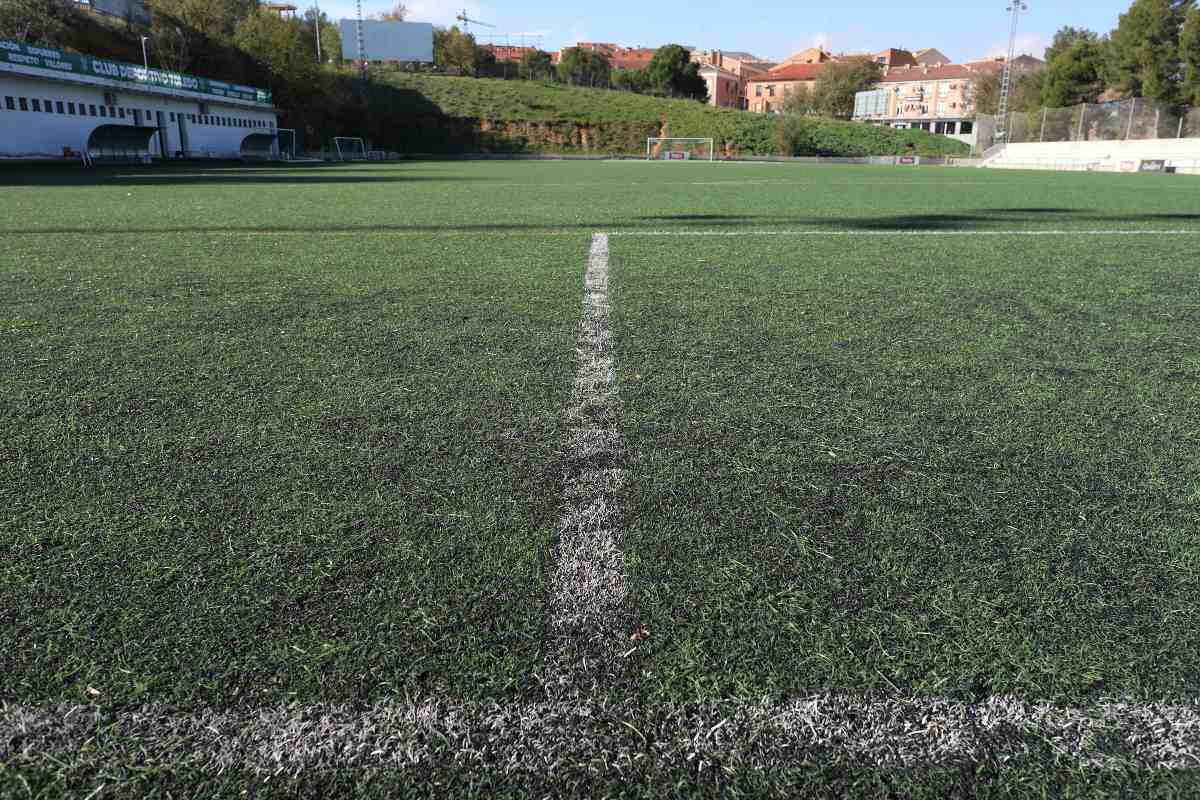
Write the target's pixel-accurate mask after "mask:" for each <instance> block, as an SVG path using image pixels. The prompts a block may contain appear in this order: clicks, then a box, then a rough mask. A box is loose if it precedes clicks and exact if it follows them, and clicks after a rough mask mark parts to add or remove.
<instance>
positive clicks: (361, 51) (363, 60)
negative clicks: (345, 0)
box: [356, 0, 367, 80]
mask: <svg viewBox="0 0 1200 800" xmlns="http://www.w3.org/2000/svg"><path fill="white" fill-rule="evenodd" d="M356 5H357V8H358V24H357V26H356V33H357V35H358V61H359V64H361V65H362V76H363V79H364V80H365V79H366V77H367V49H366V47H365V46H364V45H363V16H362V0H356Z"/></svg>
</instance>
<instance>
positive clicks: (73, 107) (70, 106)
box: [67, 103, 75, 114]
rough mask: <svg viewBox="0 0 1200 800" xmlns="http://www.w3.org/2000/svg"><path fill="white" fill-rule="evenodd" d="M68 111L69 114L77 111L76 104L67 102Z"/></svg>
mask: <svg viewBox="0 0 1200 800" xmlns="http://www.w3.org/2000/svg"><path fill="white" fill-rule="evenodd" d="M67 113H68V114H74V113H75V104H74V103H67Z"/></svg>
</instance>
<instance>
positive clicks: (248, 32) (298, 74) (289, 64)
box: [233, 8, 317, 85]
mask: <svg viewBox="0 0 1200 800" xmlns="http://www.w3.org/2000/svg"><path fill="white" fill-rule="evenodd" d="M307 32H308V26H306V25H305V24H304V23H303V22H302V21H300V20H298V19H283V18H281V17H280V16H279V15H278V14H273V13H271V12H270V11H268V10H266V9H265V8H264V9H261V10H259V11H258V12H257V13H254V14H250V15H249V16H247V17H244V18H243V19H242V21H241V22H239V23H238V26H237V29H236V30H235V31H234V35H233V43H234V44H235V45H237V47H238V48H240V49H241V50H243V51H245V52H246V53H249V54H251V55H252V56H253V57H254V58H255V59H256V60H257V61H259V62H260V63H262V64H263V65H264V66H265V67H266V68H267V69H268V70H269V71H270V72H271V74H272V75H274V76H276V77H277V78H278V79H280V80H282V81H284V82H287V83H290V84H294V85H303V84H306V83H311V82H312V81H314V80H316V75H317V63H316V58H315V57H314V52H315V50H316V48H315V46H314V44H313V42H312V41H311V40H310V39H309V38H308V36H307Z"/></svg>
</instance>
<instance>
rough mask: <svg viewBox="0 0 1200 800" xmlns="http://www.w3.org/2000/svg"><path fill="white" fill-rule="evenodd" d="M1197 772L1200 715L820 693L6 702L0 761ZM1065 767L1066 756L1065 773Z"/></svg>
mask: <svg viewBox="0 0 1200 800" xmlns="http://www.w3.org/2000/svg"><path fill="white" fill-rule="evenodd" d="M985 760H988V761H992V762H993V763H996V762H999V763H1012V762H1014V761H1018V762H1019V761H1029V762H1031V763H1033V764H1034V765H1037V766H1052V765H1055V764H1057V765H1059V766H1067V767H1071V766H1088V767H1093V768H1099V769H1112V770H1127V769H1171V770H1182V769H1197V768H1200V707H1198V706H1196V705H1188V704H1183V705H1168V704H1146V703H1121V702H1106V703H1100V704H1097V705H1094V706H1091V707H1087V708H1078V707H1055V706H1052V705H1049V704H1032V703H1029V702H1027V701H1024V700H1021V699H1019V698H1015V697H1008V696H996V697H991V698H989V699H987V700H985V701H983V702H979V703H966V702H959V701H952V700H942V699H929V698H906V699H901V698H886V697H885V698H878V697H876V698H871V697H863V696H857V695H838V694H833V693H822V694H817V695H812V696H809V697H804V698H801V699H798V700H795V701H793V702H789V703H784V704H772V703H769V702H754V701H727V702H709V703H694V704H671V703H664V704H660V705H655V706H633V705H626V704H620V703H605V702H603V701H597V702H594V703H577V702H548V703H526V704H522V703H513V704H506V705H499V704H495V703H462V702H449V701H430V702H418V703H401V702H386V703H379V704H376V705H374V706H370V707H366V708H363V707H361V706H345V705H307V706H304V705H294V704H293V705H287V706H268V707H263V708H238V709H225V710H206V711H199V712H190V713H189V712H182V713H181V712H177V711H173V710H171V709H170V708H169V707H166V706H144V707H142V708H139V709H135V710H126V711H121V712H105V711H103V710H100V709H97V708H96V707H94V706H70V705H66V704H64V705H61V706H58V707H55V708H51V709H41V708H35V707H29V706H23V705H6V706H0V763H4V764H5V765H6V766H7V767H8V768H9V769H13V768H14V767H16V768H20V767H22V766H25V767H33V768H36V767H49V768H52V769H54V770H55V771H58V770H59V769H63V768H67V769H86V770H96V771H101V770H104V769H105V768H115V769H121V768H124V769H128V768H129V767H130V766H133V765H137V766H155V765H164V766H166V765H170V766H175V767H181V768H182V767H191V768H196V769H201V770H207V771H212V772H218V771H226V770H234V771H249V772H251V773H255V774H260V775H261V774H279V773H281V772H287V773H292V774H299V773H300V772H303V771H306V770H328V769H333V768H343V769H347V768H348V769H360V770H378V769H401V770H403V769H411V768H428V767H438V766H444V767H456V768H460V769H461V768H463V767H466V768H468V769H471V768H475V769H492V770H499V771H502V772H505V773H524V774H531V773H533V774H539V773H540V774H544V775H546V776H547V777H548V778H551V779H552V778H553V777H554V775H555V774H556V771H558V770H563V769H580V768H583V769H586V770H588V771H589V772H590V773H592V774H596V773H600V774H606V773H607V774H613V773H616V774H623V775H626V776H629V775H630V774H631V773H637V772H642V773H645V772H650V773H671V772H680V771H682V772H685V773H689V774H692V775H695V774H696V772H697V770H701V769H730V768H734V767H736V768H738V769H742V770H745V769H758V770H770V771H778V770H780V769H787V768H789V767H799V766H801V765H803V764H804V763H805V762H809V763H818V764H831V763H837V764H847V765H852V766H874V767H887V768H920V767H929V766H939V765H943V766H944V765H949V764H971V763H980V762H982V761H985ZM1063 762H1066V764H1065V765H1064V763H1063Z"/></svg>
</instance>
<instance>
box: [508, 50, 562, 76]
mask: <svg viewBox="0 0 1200 800" xmlns="http://www.w3.org/2000/svg"><path fill="white" fill-rule="evenodd" d="M517 70H518V73H517V74H519V75H520V76H521V77H522V78H524V79H526V80H530V81H536V80H541V79H543V78H552V77H554V61H553V59H552V58H550V54H549V53H546V52H543V51H541V50H532V51H530V52H528V53H524V54H522V55H521V62H520V64H519V65H518V67H517Z"/></svg>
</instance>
